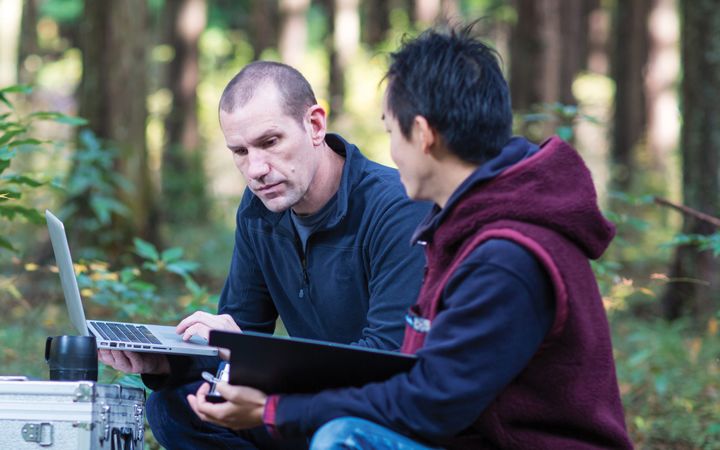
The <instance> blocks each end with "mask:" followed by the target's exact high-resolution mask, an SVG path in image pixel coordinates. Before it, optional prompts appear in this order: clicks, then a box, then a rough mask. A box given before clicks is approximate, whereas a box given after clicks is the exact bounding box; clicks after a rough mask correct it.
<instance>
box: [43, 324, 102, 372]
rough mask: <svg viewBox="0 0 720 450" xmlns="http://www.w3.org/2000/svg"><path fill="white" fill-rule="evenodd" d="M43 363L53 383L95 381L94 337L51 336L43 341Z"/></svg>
mask: <svg viewBox="0 0 720 450" xmlns="http://www.w3.org/2000/svg"><path fill="white" fill-rule="evenodd" d="M45 361H46V362H47V364H48V368H49V369H50V379H51V380H54V381H83V380H87V381H97V378H98V356H97V343H96V342H95V336H67V335H64V336H51V337H48V338H47V340H46V341H45Z"/></svg>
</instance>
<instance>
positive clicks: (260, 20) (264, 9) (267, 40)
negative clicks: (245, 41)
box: [249, 0, 279, 59]
mask: <svg viewBox="0 0 720 450" xmlns="http://www.w3.org/2000/svg"><path fill="white" fill-rule="evenodd" d="M250 3H251V6H250V7H251V10H250V16H251V20H250V24H249V28H250V43H251V44H252V47H253V55H254V58H255V59H260V55H261V54H262V52H263V51H264V50H265V49H267V48H271V47H274V46H276V45H277V34H276V33H275V30H277V29H278V25H279V11H278V4H277V2H275V1H267V0H254V1H252V2H250Z"/></svg>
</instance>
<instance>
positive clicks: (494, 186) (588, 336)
mask: <svg viewBox="0 0 720 450" xmlns="http://www.w3.org/2000/svg"><path fill="white" fill-rule="evenodd" d="M613 235H614V227H613V225H612V224H611V223H609V222H607V221H606V220H605V219H604V217H603V216H602V214H601V213H600V211H599V209H598V208H597V201H596V195H595V190H594V187H593V185H592V179H591V177H590V173H589V171H588V170H587V168H586V167H585V165H584V164H583V162H582V160H581V159H580V157H579V155H577V153H576V152H575V150H573V149H572V148H571V147H570V146H569V145H567V144H566V143H565V142H563V141H561V140H560V139H558V138H552V139H550V140H548V141H546V142H545V143H544V144H543V145H542V150H541V151H540V152H538V153H537V154H536V155H534V156H532V157H530V158H528V159H527V160H525V161H523V162H520V163H518V164H517V165H515V166H513V167H511V168H509V169H507V170H506V171H505V172H503V173H502V174H501V175H499V176H498V177H496V178H495V179H493V180H491V181H490V182H486V183H481V184H480V185H478V186H475V187H473V188H471V190H470V191H469V192H468V193H467V194H466V195H465V196H464V197H463V198H462V199H461V200H460V202H459V203H458V204H457V205H456V206H455V208H454V209H453V211H452V212H451V213H450V214H449V215H448V217H446V219H445V221H444V222H443V223H442V224H441V225H440V226H439V227H438V229H437V230H436V231H435V234H434V236H433V239H432V241H431V242H430V243H429V244H428V246H427V248H426V256H427V260H428V271H427V274H426V277H425V281H424V283H423V287H422V290H421V292H420V296H419V299H418V305H417V307H416V308H417V309H419V313H420V315H421V316H422V317H424V318H427V319H429V320H430V321H431V322H432V321H433V319H435V317H436V316H437V315H438V314H442V312H443V299H442V293H443V289H444V287H445V285H446V284H447V281H448V279H449V278H450V277H451V276H452V273H453V272H454V271H455V269H456V268H457V267H458V265H459V264H460V263H461V262H462V261H463V260H464V258H465V257H466V256H467V255H468V254H469V253H470V252H471V251H472V250H473V249H475V248H476V247H477V246H478V245H482V242H484V241H486V240H488V239H498V238H499V239H508V240H511V241H514V242H516V243H517V244H519V245H521V246H523V247H525V248H526V249H527V250H528V251H530V252H531V253H532V254H533V255H534V256H535V257H536V258H537V259H538V261H540V263H541V264H542V265H543V267H544V268H545V270H546V272H547V273H548V275H549V277H550V279H551V280H552V285H553V287H554V296H555V311H556V313H555V314H556V315H555V321H554V324H553V326H552V328H551V330H550V332H549V333H548V335H547V336H546V338H545V340H544V341H543V343H542V345H541V347H540V349H539V350H538V352H537V353H536V354H535V355H534V356H533V358H532V359H531V360H530V362H529V363H528V365H527V366H526V367H525V369H524V370H523V371H522V372H521V373H520V374H519V375H518V376H517V377H516V378H515V379H514V380H512V381H511V382H510V384H509V385H508V386H507V387H506V388H505V389H504V390H503V392H501V393H500V395H499V396H498V397H497V398H496V399H495V400H494V401H493V402H492V403H491V404H490V405H489V406H488V407H487V408H486V409H485V410H484V411H482V413H481V414H480V415H479V416H478V418H477V420H476V421H475V423H474V424H473V425H472V426H471V427H469V428H468V429H466V430H464V431H463V432H462V433H460V434H459V435H457V436H455V437H454V438H452V439H451V440H449V441H447V442H441V443H440V444H441V445H443V446H445V447H448V448H473V449H481V448H511V449H597V448H613V449H626V448H632V444H631V442H630V440H629V438H628V435H627V431H626V428H625V421H624V414H623V408H622V404H621V401H620V393H619V389H618V385H617V379H616V375H615V365H614V361H613V356H612V344H611V340H610V331H609V327H608V322H607V318H606V315H605V310H604V308H603V304H602V299H601V296H600V293H599V290H598V287H597V282H596V280H595V277H594V274H593V273H592V270H591V268H590V264H589V260H588V259H589V258H591V259H595V258H597V257H599V256H600V255H601V254H602V252H603V251H604V250H605V248H606V247H607V245H608V244H609V242H610V241H611V239H612V237H613ZM424 336H425V334H421V333H418V332H415V331H414V330H413V329H412V328H411V327H407V328H406V332H405V340H404V342H403V347H402V351H403V352H405V353H415V352H417V350H418V349H420V348H421V347H422V345H423V341H424Z"/></svg>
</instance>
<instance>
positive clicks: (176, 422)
mask: <svg viewBox="0 0 720 450" xmlns="http://www.w3.org/2000/svg"><path fill="white" fill-rule="evenodd" d="M201 383H202V381H198V382H196V383H191V384H186V385H184V386H181V387H179V388H176V389H164V390H160V391H156V392H153V393H152V394H150V397H148V399H147V404H146V411H147V419H148V423H149V424H150V429H151V430H152V432H153V435H154V436H155V439H157V441H158V442H159V443H160V445H162V446H163V447H165V448H166V449H167V450H201V449H228V450H230V449H232V450H238V449H256V448H261V449H273V450H274V449H278V450H280V449H282V450H296V449H297V450H301V449H302V450H305V449H307V447H308V444H307V439H304V438H303V439H294V440H289V439H288V440H277V439H275V438H273V437H272V436H270V435H269V434H268V432H267V430H266V429H265V427H258V428H253V429H250V430H243V431H238V432H236V431H233V430H231V429H229V428H225V427H221V426H218V425H213V424H211V423H208V422H203V421H202V420H200V418H199V417H198V416H197V415H195V413H194V412H193V410H192V409H191V408H190V405H189V404H188V402H187V399H186V396H187V395H188V394H194V393H195V392H197V390H198V388H199V387H200V384H201Z"/></svg>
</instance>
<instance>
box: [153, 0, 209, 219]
mask: <svg viewBox="0 0 720 450" xmlns="http://www.w3.org/2000/svg"><path fill="white" fill-rule="evenodd" d="M166 8H167V14H168V17H169V18H171V19H173V27H172V36H171V39H170V42H171V45H172V47H173V48H174V49H175V58H174V59H173V60H172V62H171V64H170V66H169V74H168V77H167V79H168V80H169V88H170V91H171V92H172V98H173V103H172V108H171V110H170V113H169V114H168V116H167V118H166V121H165V130H166V142H167V145H166V147H165V149H164V151H163V158H162V192H163V202H162V204H163V205H164V208H163V219H164V220H165V221H168V222H194V221H198V220H202V219H203V218H205V217H207V213H208V199H207V196H206V192H205V185H206V182H207V180H206V177H205V168H204V164H203V155H202V153H201V142H200V130H199V128H198V116H197V86H198V82H199V80H200V66H199V50H198V41H199V39H200V35H201V34H202V31H203V30H204V29H205V25H206V23H207V20H206V17H207V15H206V12H207V5H206V3H205V0H177V1H172V2H169V3H167V4H166Z"/></svg>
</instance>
